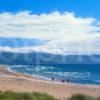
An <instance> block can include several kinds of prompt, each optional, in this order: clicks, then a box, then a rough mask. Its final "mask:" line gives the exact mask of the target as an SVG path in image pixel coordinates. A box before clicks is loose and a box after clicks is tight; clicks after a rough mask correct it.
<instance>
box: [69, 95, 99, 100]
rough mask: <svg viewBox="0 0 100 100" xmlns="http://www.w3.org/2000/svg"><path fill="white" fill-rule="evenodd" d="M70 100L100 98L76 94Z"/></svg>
mask: <svg viewBox="0 0 100 100" xmlns="http://www.w3.org/2000/svg"><path fill="white" fill-rule="evenodd" d="M68 100H100V98H99V97H98V98H95V97H92V96H87V95H83V94H76V95H73V96H71V97H70V98H69V99H68Z"/></svg>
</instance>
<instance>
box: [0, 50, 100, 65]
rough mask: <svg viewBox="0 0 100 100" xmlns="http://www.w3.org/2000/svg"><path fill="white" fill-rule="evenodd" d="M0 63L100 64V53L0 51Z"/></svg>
mask: <svg viewBox="0 0 100 100" xmlns="http://www.w3.org/2000/svg"><path fill="white" fill-rule="evenodd" d="M0 64H11V65H12V64H16V65H29V64H30V65H36V64H37V65H57V66H59V65H66V64H100V55H67V56H62V55H53V54H47V53H39V52H32V53H10V52H0Z"/></svg>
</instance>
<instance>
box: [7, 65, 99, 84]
mask: <svg viewBox="0 0 100 100" xmlns="http://www.w3.org/2000/svg"><path fill="white" fill-rule="evenodd" d="M7 68H8V69H9V70H10V71H13V72H17V73H24V74H28V75H32V76H34V77H37V78H40V79H45V80H51V79H52V78H54V79H55V81H61V80H64V81H65V82H67V81H69V82H71V83H77V84H92V85H100V65H99V64H68V65H63V66H49V65H48V66H36V65H8V66H7Z"/></svg>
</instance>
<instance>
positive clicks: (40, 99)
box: [0, 91, 100, 100]
mask: <svg viewBox="0 0 100 100" xmlns="http://www.w3.org/2000/svg"><path fill="white" fill-rule="evenodd" d="M0 100H57V99H55V98H54V97H52V96H49V95H47V94H43V93H36V92H34V93H15V92H10V91H7V92H0ZM66 100H100V98H99V97H98V98H94V97H91V96H86V95H82V94H76V95H72V96H71V97H70V98H69V99H66Z"/></svg>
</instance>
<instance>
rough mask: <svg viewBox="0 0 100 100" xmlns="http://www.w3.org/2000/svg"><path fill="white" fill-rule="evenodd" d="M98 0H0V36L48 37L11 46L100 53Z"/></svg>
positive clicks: (42, 50) (29, 49)
mask: <svg viewBox="0 0 100 100" xmlns="http://www.w3.org/2000/svg"><path fill="white" fill-rule="evenodd" d="M99 5H100V0H0V37H10V38H11V37H13V38H28V39H39V40H48V42H47V43H46V44H45V45H41V46H35V47H34V46H33V47H25V48H20V49H19V48H11V47H5V48H4V47H3V48H2V47H0V49H1V50H3V49H6V50H9V51H18V50H19V51H26V50H27V51H32V50H35V51H40V52H48V53H58V54H76V53H79V54H81V53H97V54H98V53H100V11H99V9H100V6H99Z"/></svg>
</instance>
